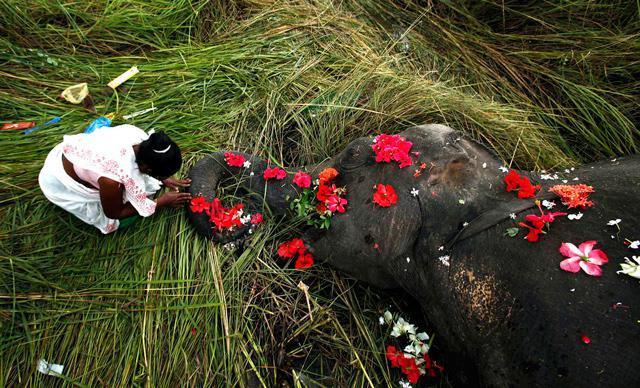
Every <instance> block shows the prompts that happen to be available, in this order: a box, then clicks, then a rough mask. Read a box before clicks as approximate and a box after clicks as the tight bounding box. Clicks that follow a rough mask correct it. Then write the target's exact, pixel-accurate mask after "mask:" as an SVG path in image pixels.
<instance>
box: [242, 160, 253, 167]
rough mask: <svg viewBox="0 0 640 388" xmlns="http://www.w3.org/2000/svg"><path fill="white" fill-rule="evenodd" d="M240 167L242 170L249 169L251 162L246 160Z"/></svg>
mask: <svg viewBox="0 0 640 388" xmlns="http://www.w3.org/2000/svg"><path fill="white" fill-rule="evenodd" d="M242 167H244V168H249V167H251V162H250V161H248V160H245V161H244V163H242Z"/></svg>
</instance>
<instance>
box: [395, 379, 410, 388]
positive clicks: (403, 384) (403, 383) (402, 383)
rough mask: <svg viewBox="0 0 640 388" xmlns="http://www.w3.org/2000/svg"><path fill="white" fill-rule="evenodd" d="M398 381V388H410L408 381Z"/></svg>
mask: <svg viewBox="0 0 640 388" xmlns="http://www.w3.org/2000/svg"><path fill="white" fill-rule="evenodd" d="M398 383H399V384H400V388H411V384H410V383H409V382H408V381H404V380H400V381H398Z"/></svg>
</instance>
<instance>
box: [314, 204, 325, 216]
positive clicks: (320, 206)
mask: <svg viewBox="0 0 640 388" xmlns="http://www.w3.org/2000/svg"><path fill="white" fill-rule="evenodd" d="M316 210H317V211H318V213H320V214H324V212H326V211H327V205H325V204H324V203H319V204H317V205H316Z"/></svg>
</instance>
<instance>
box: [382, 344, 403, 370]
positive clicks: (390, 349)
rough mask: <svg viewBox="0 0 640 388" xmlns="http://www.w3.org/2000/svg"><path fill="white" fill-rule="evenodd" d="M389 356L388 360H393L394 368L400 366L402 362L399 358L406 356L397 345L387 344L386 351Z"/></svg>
mask: <svg viewBox="0 0 640 388" xmlns="http://www.w3.org/2000/svg"><path fill="white" fill-rule="evenodd" d="M385 355H386V356H387V360H389V361H390V362H391V366H392V367H394V368H399V367H400V364H399V363H398V359H399V358H401V357H404V356H403V355H402V352H400V351H399V350H398V349H397V348H396V347H395V346H393V345H387V352H386V353H385Z"/></svg>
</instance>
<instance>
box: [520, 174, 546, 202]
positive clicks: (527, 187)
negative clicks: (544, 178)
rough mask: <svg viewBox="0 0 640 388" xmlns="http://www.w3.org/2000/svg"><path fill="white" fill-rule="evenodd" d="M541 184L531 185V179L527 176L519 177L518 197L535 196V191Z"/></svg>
mask: <svg viewBox="0 0 640 388" xmlns="http://www.w3.org/2000/svg"><path fill="white" fill-rule="evenodd" d="M541 187H542V186H540V185H535V186H534V185H532V184H531V181H530V180H529V178H527V177H522V178H520V189H518V198H520V199H524V198H533V197H535V196H536V191H538V190H540V188H541Z"/></svg>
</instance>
